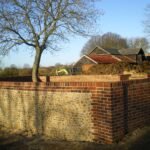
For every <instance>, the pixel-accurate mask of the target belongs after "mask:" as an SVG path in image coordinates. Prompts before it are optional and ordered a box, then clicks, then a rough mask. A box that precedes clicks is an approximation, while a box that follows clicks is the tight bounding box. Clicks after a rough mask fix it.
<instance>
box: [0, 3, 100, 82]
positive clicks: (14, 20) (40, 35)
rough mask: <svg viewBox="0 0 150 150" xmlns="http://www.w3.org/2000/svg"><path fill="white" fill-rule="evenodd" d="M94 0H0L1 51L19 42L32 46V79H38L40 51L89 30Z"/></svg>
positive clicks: (95, 14) (93, 19)
mask: <svg viewBox="0 0 150 150" xmlns="http://www.w3.org/2000/svg"><path fill="white" fill-rule="evenodd" d="M95 1H96V0H88V1H87V0H0V46H1V53H2V54H7V53H8V52H9V51H10V50H11V49H15V48H16V47H17V46H20V45H23V44H25V45H27V46H29V47H31V48H33V49H34V50H35V52H36V55H35V60H34V64H33V69H32V80H33V82H38V81H39V80H38V68H39V63H40V59H41V55H42V53H43V51H45V50H51V51H53V50H56V48H57V44H56V42H59V41H60V40H64V39H67V36H68V34H69V33H73V34H79V35H82V36H84V35H87V34H89V33H90V30H91V29H92V27H93V25H94V24H95V22H96V20H97V17H98V16H99V15H98V14H100V13H98V10H96V9H95V7H94V2H95ZM89 27H90V28H89ZM89 29H90V30H89ZM93 29H94V28H93ZM58 45H59V43H58Z"/></svg>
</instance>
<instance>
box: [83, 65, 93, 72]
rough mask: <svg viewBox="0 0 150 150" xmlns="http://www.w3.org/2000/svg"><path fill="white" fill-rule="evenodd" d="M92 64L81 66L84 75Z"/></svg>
mask: <svg viewBox="0 0 150 150" xmlns="http://www.w3.org/2000/svg"><path fill="white" fill-rule="evenodd" d="M93 65H94V64H85V65H82V71H83V72H84V73H86V72H87V71H88V70H89V69H90V68H91V67H92V66H93Z"/></svg>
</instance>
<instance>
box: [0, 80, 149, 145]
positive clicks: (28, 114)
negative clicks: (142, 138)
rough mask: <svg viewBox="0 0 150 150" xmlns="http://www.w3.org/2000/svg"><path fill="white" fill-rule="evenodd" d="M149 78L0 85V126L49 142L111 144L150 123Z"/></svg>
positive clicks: (1, 83) (3, 83)
mask: <svg viewBox="0 0 150 150" xmlns="http://www.w3.org/2000/svg"><path fill="white" fill-rule="evenodd" d="M149 91H150V78H147V79H139V80H131V81H129V80H127V81H113V82H111V81H107V82H49V83H39V84H34V83H30V82H28V83H23V82H0V125H4V126H6V127H8V128H10V129H12V130H16V131H28V132H30V133H32V134H42V135H45V136H47V137H49V138H50V139H55V140H71V141H92V142H93V141H94V142H101V143H113V142H115V141H118V140H120V139H121V138H123V136H124V135H125V134H126V133H127V132H128V131H131V130H134V129H136V128H137V127H141V126H144V125H145V124H147V123H149V121H150V93H149Z"/></svg>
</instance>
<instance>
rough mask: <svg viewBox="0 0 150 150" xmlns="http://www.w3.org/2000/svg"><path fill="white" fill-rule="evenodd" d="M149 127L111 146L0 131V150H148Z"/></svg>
mask: <svg viewBox="0 0 150 150" xmlns="http://www.w3.org/2000/svg"><path fill="white" fill-rule="evenodd" d="M149 149H150V127H144V128H141V129H137V130H135V131H134V132H132V133H130V134H128V135H126V136H125V138H124V139H123V140H122V141H121V142H119V143H115V144H112V145H102V144H96V143H90V142H67V141H51V140H49V139H45V138H44V137H37V136H32V137H31V136H30V137H29V136H26V134H25V133H18V134H10V133H9V132H6V131H3V130H1V131H0V150H149Z"/></svg>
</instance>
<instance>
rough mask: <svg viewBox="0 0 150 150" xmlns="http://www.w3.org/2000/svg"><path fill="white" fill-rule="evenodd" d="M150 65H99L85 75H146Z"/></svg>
mask: <svg viewBox="0 0 150 150" xmlns="http://www.w3.org/2000/svg"><path fill="white" fill-rule="evenodd" d="M149 66H150V64H149V63H148V62H144V63H143V64H142V65H136V64H129V63H122V62H119V63H115V64H98V65H94V66H92V67H91V68H90V69H89V70H88V71H87V72H84V73H83V74H88V75H98V74H112V75H113V74H123V73H124V72H125V71H127V72H135V73H146V72H148V69H149Z"/></svg>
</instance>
